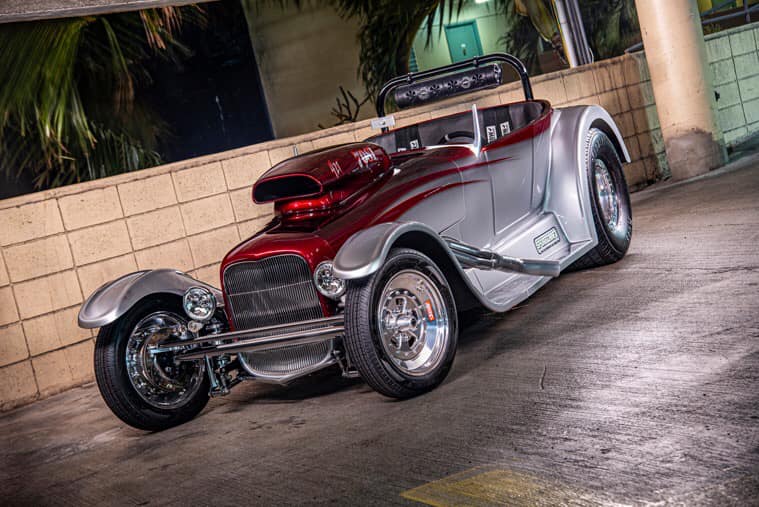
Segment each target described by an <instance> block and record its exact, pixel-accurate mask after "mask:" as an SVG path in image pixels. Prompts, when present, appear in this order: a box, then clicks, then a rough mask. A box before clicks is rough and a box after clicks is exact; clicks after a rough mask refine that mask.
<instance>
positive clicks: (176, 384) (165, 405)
mask: <svg viewBox="0 0 759 507" xmlns="http://www.w3.org/2000/svg"><path fill="white" fill-rule="evenodd" d="M186 324H187V321H186V319H184V318H182V317H180V316H179V315H178V314H175V313H172V312H155V313H151V314H150V315H148V316H146V317H145V318H143V319H142V320H140V321H139V323H138V324H137V325H136V326H135V327H134V330H133V331H132V333H131V335H130V336H129V339H128V340H127V344H126V358H125V359H126V369H127V376H128V377H129V381H130V382H131V383H132V387H134V390H135V392H137V394H138V395H139V396H140V398H142V399H143V400H144V401H145V402H146V403H148V404H149V405H151V406H153V407H156V408H160V409H176V408H180V407H182V406H184V405H185V404H187V403H188V402H189V401H190V400H191V399H192V398H193V397H194V395H195V393H197V391H198V389H199V388H200V386H201V385H202V384H203V379H204V376H205V365H204V363H203V362H202V361H183V362H179V363H175V362H174V354H173V353H171V352H164V353H160V354H155V355H153V354H150V351H149V349H150V348H152V347H154V346H158V345H161V344H163V343H167V342H172V341H178V340H179V339H180V338H181V337H182V336H181V333H180V332H179V331H178V330H179V329H184V328H185V325H186Z"/></svg>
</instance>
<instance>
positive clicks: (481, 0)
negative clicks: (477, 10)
mask: <svg viewBox="0 0 759 507" xmlns="http://www.w3.org/2000/svg"><path fill="white" fill-rule="evenodd" d="M489 1H490V0H474V3H476V4H484V3H486V2H489Z"/></svg>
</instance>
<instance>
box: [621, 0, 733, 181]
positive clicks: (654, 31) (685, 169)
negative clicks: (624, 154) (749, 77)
mask: <svg viewBox="0 0 759 507" xmlns="http://www.w3.org/2000/svg"><path fill="white" fill-rule="evenodd" d="M635 5H636V7H637V10H638V19H639V20H640V29H641V34H642V35H643V44H644V46H645V50H646V60H647V61H648V68H649V71H650V73H651V84H652V85H653V89H654V97H655V98H656V109H657V111H658V113H659V122H660V123H661V129H662V135H663V137H664V146H665V149H666V151H667V162H668V163H669V167H670V170H671V171H672V178H673V179H676V180H679V179H684V178H689V177H691V176H696V175H698V174H703V173H705V172H707V171H709V170H710V169H714V168H715V167H718V166H720V165H722V164H723V163H724V161H725V149H724V146H723V142H722V133H721V132H720V129H719V127H718V126H717V122H716V118H715V111H716V103H715V98H714V90H713V88H712V83H711V74H710V72H711V71H710V69H709V63H708V61H707V58H706V45H705V44H704V36H703V32H702V30H701V18H700V16H699V11H698V6H697V5H696V0H666V1H665V2H663V1H661V0H635Z"/></svg>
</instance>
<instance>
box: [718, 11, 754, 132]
mask: <svg viewBox="0 0 759 507" xmlns="http://www.w3.org/2000/svg"><path fill="white" fill-rule="evenodd" d="M706 52H707V56H708V58H709V64H710V66H711V68H712V74H713V79H714V89H715V91H716V92H717V93H718V94H719V96H720V98H719V100H718V101H717V120H718V123H719V126H720V128H721V129H722V133H723V134H724V136H725V144H726V145H728V146H730V145H735V144H737V143H739V142H741V141H742V140H744V139H746V138H748V137H750V136H752V135H755V134H757V133H759V23H752V24H750V25H745V26H741V27H738V28H734V29H732V30H725V31H723V32H719V33H716V34H712V35H708V36H706Z"/></svg>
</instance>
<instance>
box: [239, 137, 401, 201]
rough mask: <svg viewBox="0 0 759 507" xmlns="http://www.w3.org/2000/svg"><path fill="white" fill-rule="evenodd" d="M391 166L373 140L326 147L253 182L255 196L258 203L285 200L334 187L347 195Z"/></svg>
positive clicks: (265, 174)
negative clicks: (371, 141)
mask: <svg viewBox="0 0 759 507" xmlns="http://www.w3.org/2000/svg"><path fill="white" fill-rule="evenodd" d="M389 168H390V157H388V155H387V153H385V150H383V149H382V148H381V147H380V146H378V145H376V144H373V143H351V144H345V145H342V146H336V147H333V148H326V149H323V150H319V151H314V152H311V153H306V154H305V155H301V156H298V157H294V158H291V159H288V160H285V161H284V162H280V163H279V164H277V165H275V166H274V167H272V168H271V169H269V170H268V171H266V173H264V175H263V176H261V178H260V179H259V180H258V181H257V182H256V184H255V185H253V200H254V201H255V202H257V203H258V204H263V203H267V202H277V203H284V202H285V201H295V200H299V199H304V198H307V197H314V196H318V195H321V194H325V193H330V192H332V191H333V190H335V191H338V192H337V193H339V194H342V197H345V193H346V191H348V193H350V191H351V190H355V191H357V190H358V189H360V188H362V187H363V186H365V185H367V184H368V183H370V182H371V181H373V180H374V179H375V178H376V177H377V176H379V175H380V174H382V173H384V172H385V171H387V169H389ZM293 204H295V203H293ZM295 207H296V208H301V207H300V206H295Z"/></svg>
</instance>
